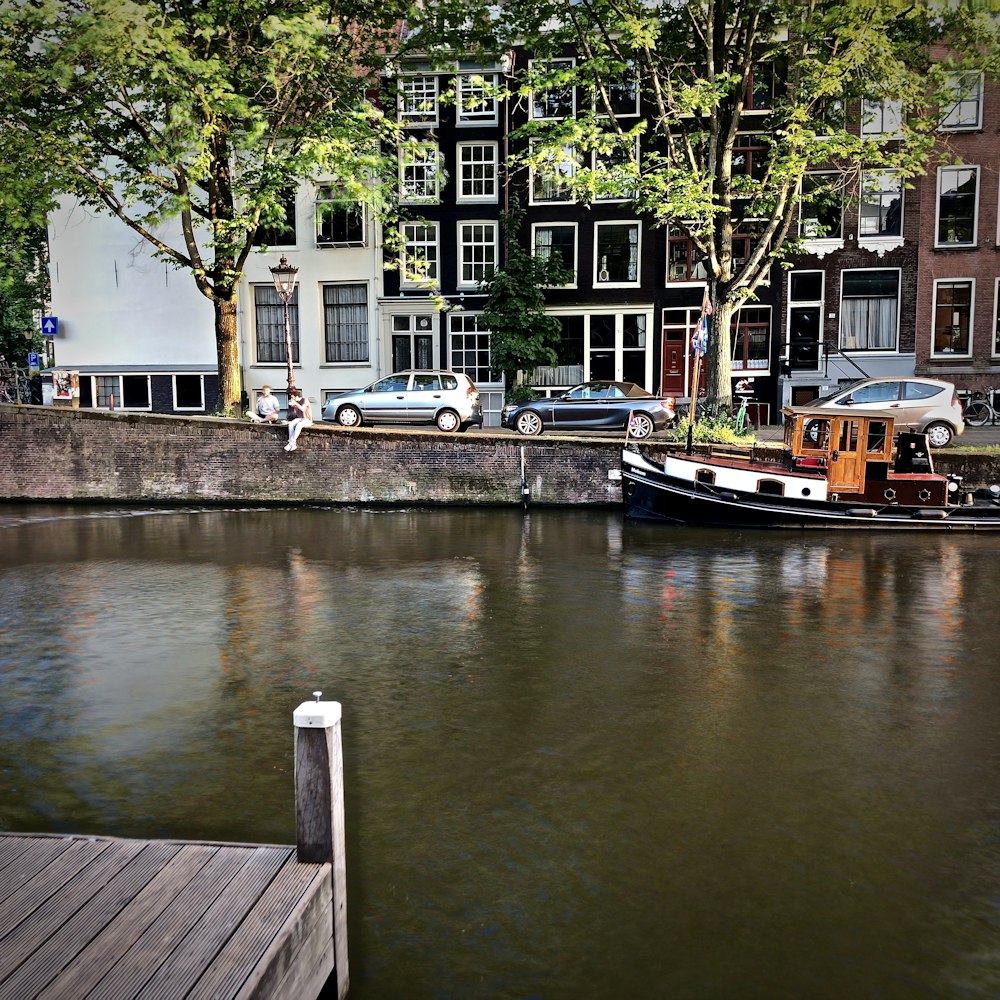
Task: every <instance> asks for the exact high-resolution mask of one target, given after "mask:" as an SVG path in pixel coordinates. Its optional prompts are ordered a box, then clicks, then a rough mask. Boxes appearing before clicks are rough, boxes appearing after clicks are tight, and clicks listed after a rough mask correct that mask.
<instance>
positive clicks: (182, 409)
mask: <svg viewBox="0 0 1000 1000" xmlns="http://www.w3.org/2000/svg"><path fill="white" fill-rule="evenodd" d="M179 377H184V378H196V379H197V380H198V384H199V385H200V386H201V405H200V406H178V405H177V379H178V378H179ZM170 391H171V393H172V394H173V403H174V409H175V410H176V411H177V412H178V413H201V412H204V410H205V376H204V375H201V374H199V373H197V372H174V374H173V375H171V377H170ZM151 402H152V400H151Z"/></svg>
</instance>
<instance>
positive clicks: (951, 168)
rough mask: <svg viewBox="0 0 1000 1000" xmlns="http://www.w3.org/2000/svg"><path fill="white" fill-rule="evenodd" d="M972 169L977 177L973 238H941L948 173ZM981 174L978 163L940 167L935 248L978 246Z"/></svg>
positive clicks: (935, 217)
mask: <svg viewBox="0 0 1000 1000" xmlns="http://www.w3.org/2000/svg"><path fill="white" fill-rule="evenodd" d="M965 170H968V171H971V172H972V173H973V175H974V176H975V178H976V191H975V194H974V195H973V206H972V239H971V240H969V241H962V242H959V241H954V242H953V241H942V240H941V196H942V191H941V188H942V184H943V181H944V177H945V175H946V174H953V173H958V172H959V171H965ZM979 180H980V174H979V166H978V164H971V163H959V164H952V165H949V166H946V167H938V171H937V185H936V187H935V201H934V248H935V249H936V250H953V249H954V250H964V249H969V248H972V247H975V246H977V244H978V242H979V188H980V184H979Z"/></svg>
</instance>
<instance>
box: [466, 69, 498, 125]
mask: <svg viewBox="0 0 1000 1000" xmlns="http://www.w3.org/2000/svg"><path fill="white" fill-rule="evenodd" d="M456 90H457V91H458V98H457V99H458V124H459V125H496V123H497V75H496V73H460V74H459V75H458V79H457V82H456Z"/></svg>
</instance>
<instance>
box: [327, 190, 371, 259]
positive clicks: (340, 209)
mask: <svg viewBox="0 0 1000 1000" xmlns="http://www.w3.org/2000/svg"><path fill="white" fill-rule="evenodd" d="M316 245H317V246H341V247H347V246H353V247H363V246H364V245H365V213H364V209H363V208H362V207H361V206H360V205H358V204H357V203H356V202H347V203H344V202H341V201H339V200H338V199H337V196H336V189H335V188H333V187H332V186H331V185H329V184H324V185H321V186H320V187H319V188H317V190H316Z"/></svg>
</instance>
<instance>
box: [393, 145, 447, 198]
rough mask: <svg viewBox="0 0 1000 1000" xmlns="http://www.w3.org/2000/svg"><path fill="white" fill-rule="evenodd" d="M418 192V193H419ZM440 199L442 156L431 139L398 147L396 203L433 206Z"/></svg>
mask: <svg viewBox="0 0 1000 1000" xmlns="http://www.w3.org/2000/svg"><path fill="white" fill-rule="evenodd" d="M418 188H419V190H418ZM440 198H441V152H440V150H439V149H438V144H437V143H436V142H435V141H434V140H433V139H424V140H421V141H419V142H407V143H404V144H403V145H402V146H400V147H399V201H400V203H401V204H403V205H432V204H436V203H437V202H438V201H439V200H440Z"/></svg>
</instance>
